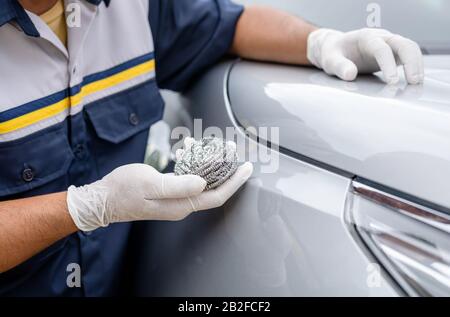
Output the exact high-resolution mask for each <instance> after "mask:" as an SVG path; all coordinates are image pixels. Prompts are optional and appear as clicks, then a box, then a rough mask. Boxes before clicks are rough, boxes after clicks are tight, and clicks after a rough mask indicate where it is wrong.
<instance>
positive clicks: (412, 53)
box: [307, 29, 424, 84]
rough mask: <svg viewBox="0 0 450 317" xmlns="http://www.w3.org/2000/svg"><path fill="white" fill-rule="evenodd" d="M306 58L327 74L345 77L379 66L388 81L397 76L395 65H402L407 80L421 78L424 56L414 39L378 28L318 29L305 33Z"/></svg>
mask: <svg viewBox="0 0 450 317" xmlns="http://www.w3.org/2000/svg"><path fill="white" fill-rule="evenodd" d="M307 54H308V56H307V57H308V60H309V61H310V62H311V63H312V64H313V65H315V66H317V67H318V68H321V69H323V70H324V71H325V72H326V73H327V74H329V75H336V76H338V77H339V78H341V79H343V80H347V81H351V80H354V79H355V78H356V76H357V75H358V73H360V74H367V73H374V72H376V71H379V70H381V71H382V72H383V75H384V80H385V81H386V82H387V83H388V84H395V83H397V82H398V80H399V76H398V72H397V65H403V68H404V71H405V77H406V80H407V82H408V83H410V84H419V83H421V82H423V79H424V69H423V57H422V52H421V50H420V47H419V45H417V43H416V42H414V41H412V40H410V39H407V38H404V37H402V36H400V35H397V34H392V33H390V32H388V31H386V30H381V29H361V30H356V31H352V32H348V33H342V32H339V31H335V30H330V29H318V30H316V31H314V32H312V33H311V34H310V35H309V37H308V46H307Z"/></svg>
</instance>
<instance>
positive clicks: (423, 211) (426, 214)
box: [352, 181, 450, 233]
mask: <svg viewBox="0 0 450 317" xmlns="http://www.w3.org/2000/svg"><path fill="white" fill-rule="evenodd" d="M352 191H353V193H354V194H357V195H361V196H363V197H365V198H367V199H369V200H372V201H374V202H376V203H378V204H381V205H383V206H386V207H388V208H391V209H393V210H395V211H398V212H400V213H402V214H404V215H406V216H409V217H412V218H414V219H416V220H419V221H421V222H423V223H426V224H428V225H430V226H432V227H434V228H436V229H439V230H442V231H444V232H446V233H450V217H449V216H448V215H446V214H443V213H441V212H438V211H435V210H433V209H430V208H427V207H424V206H421V205H418V204H416V203H413V202H410V201H407V200H405V199H403V198H399V197H396V196H394V195H391V194H388V193H385V192H382V191H380V190H378V189H375V188H373V187H370V186H368V185H365V184H362V183H359V182H357V181H353V182H352Z"/></svg>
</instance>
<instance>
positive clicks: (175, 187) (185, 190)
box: [158, 174, 206, 199]
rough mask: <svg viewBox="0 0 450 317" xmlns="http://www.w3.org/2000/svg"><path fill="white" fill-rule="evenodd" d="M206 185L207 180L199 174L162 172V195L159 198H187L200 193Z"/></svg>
mask: <svg viewBox="0 0 450 317" xmlns="http://www.w3.org/2000/svg"><path fill="white" fill-rule="evenodd" d="M205 187H206V181H205V180H204V179H203V178H201V177H200V176H197V175H173V174H162V177H161V196H160V197H158V198H161V199H169V198H186V197H190V196H196V195H199V194H200V193H201V192H203V190H204V189H205Z"/></svg>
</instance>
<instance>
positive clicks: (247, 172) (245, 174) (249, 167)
mask: <svg viewBox="0 0 450 317" xmlns="http://www.w3.org/2000/svg"><path fill="white" fill-rule="evenodd" d="M239 169H240V170H241V171H242V175H241V177H242V178H244V179H248V178H249V177H250V176H251V175H252V174H253V164H252V163H250V162H245V163H244V164H242V165H241V167H239Z"/></svg>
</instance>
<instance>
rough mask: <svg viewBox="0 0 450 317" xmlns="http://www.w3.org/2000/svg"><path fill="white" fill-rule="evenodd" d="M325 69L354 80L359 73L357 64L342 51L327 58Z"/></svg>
mask: <svg viewBox="0 0 450 317" xmlns="http://www.w3.org/2000/svg"><path fill="white" fill-rule="evenodd" d="M323 70H324V71H325V72H326V73H327V74H329V75H336V76H337V77H339V78H340V79H342V80H345V81H353V80H355V78H356V76H357V75H358V68H357V67H356V65H355V64H354V63H353V62H352V61H351V60H349V59H348V58H346V57H345V56H344V55H342V54H341V53H336V54H333V55H332V56H330V57H328V58H326V59H325V61H324V64H323Z"/></svg>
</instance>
